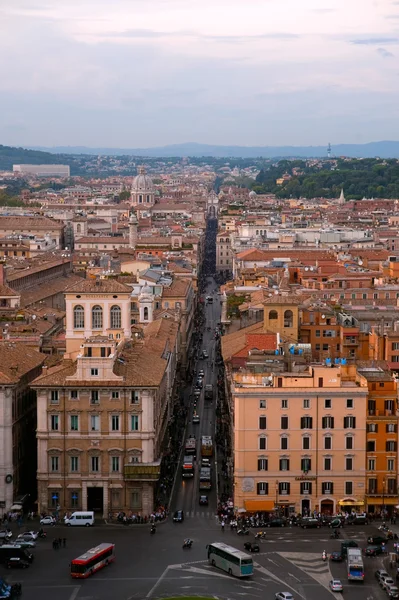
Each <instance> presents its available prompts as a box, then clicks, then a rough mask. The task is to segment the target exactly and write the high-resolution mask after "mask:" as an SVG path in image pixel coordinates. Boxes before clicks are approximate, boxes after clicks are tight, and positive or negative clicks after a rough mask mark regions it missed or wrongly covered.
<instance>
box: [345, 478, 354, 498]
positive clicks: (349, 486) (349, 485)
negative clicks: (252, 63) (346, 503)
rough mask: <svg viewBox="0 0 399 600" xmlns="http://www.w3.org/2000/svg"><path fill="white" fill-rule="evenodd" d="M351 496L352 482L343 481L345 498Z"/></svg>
mask: <svg viewBox="0 0 399 600" xmlns="http://www.w3.org/2000/svg"><path fill="white" fill-rule="evenodd" d="M352 494H353V481H345V496H352Z"/></svg>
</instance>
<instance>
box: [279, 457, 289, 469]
mask: <svg viewBox="0 0 399 600" xmlns="http://www.w3.org/2000/svg"><path fill="white" fill-rule="evenodd" d="M289 470H290V459H289V458H280V471H289Z"/></svg>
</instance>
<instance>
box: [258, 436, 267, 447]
mask: <svg viewBox="0 0 399 600" xmlns="http://www.w3.org/2000/svg"><path fill="white" fill-rule="evenodd" d="M266 448H267V441H266V436H265V435H261V436H260V437H259V450H266Z"/></svg>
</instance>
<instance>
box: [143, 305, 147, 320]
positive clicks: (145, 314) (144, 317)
mask: <svg viewBox="0 0 399 600" xmlns="http://www.w3.org/2000/svg"><path fill="white" fill-rule="evenodd" d="M143 319H144V321H148V307H147V306H145V307H144V316H143Z"/></svg>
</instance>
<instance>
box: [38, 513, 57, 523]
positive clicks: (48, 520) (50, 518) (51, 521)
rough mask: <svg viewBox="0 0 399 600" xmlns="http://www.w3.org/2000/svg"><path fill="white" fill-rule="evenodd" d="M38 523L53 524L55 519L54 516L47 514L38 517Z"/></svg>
mask: <svg viewBox="0 0 399 600" xmlns="http://www.w3.org/2000/svg"><path fill="white" fill-rule="evenodd" d="M40 525H55V519H54V517H51V516H50V515H47V517H43V518H42V519H40Z"/></svg>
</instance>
